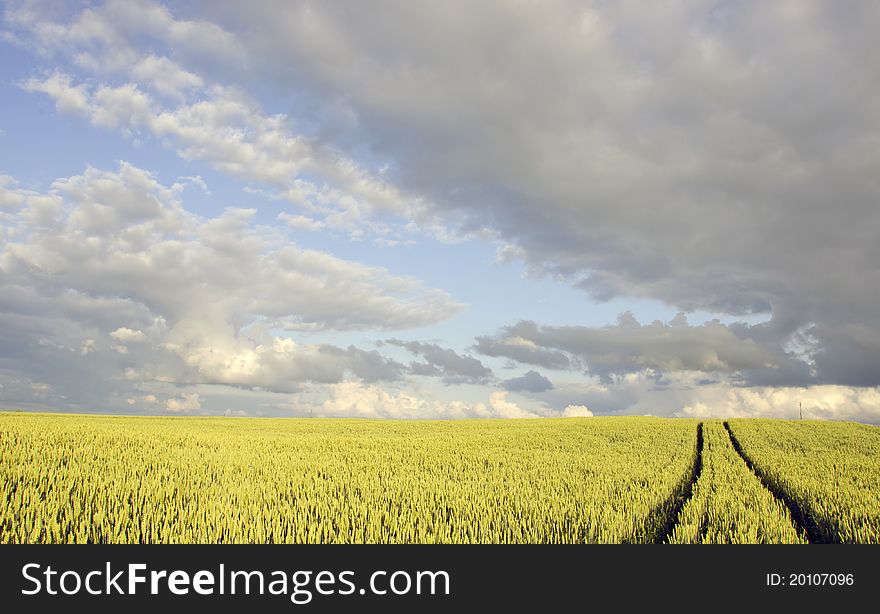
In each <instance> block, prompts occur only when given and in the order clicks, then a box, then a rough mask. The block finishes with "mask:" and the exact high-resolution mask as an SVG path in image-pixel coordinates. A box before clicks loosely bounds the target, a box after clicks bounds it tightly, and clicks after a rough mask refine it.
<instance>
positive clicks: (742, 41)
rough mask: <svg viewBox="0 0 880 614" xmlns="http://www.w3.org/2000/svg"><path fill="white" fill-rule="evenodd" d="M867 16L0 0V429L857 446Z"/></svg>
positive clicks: (859, 8) (738, 9)
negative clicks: (638, 419) (702, 438)
mask: <svg viewBox="0 0 880 614" xmlns="http://www.w3.org/2000/svg"><path fill="white" fill-rule="evenodd" d="M878 30H880V5H878V4H877V3H876V2H872V1H867V0H866V1H865V2H851V3H846V5H845V6H843V4H841V3H835V2H810V1H808V0H792V1H784V0H779V1H774V2H739V1H733V0H717V1H684V0H683V1H680V2H675V1H670V2H626V1H624V2H614V3H611V2H605V1H599V0H596V1H595V2H588V1H578V2H565V1H559V2H507V1H505V2H490V1H487V2H479V3H474V2H458V1H450V2H439V3H438V2H411V1H402V0H401V1H377V2H369V3H364V2H359V1H347V0H346V1H343V0H334V1H331V2H309V1H297V0H290V1H284V2H280V1H279V2H269V1H259V0H252V1H249V2H247V3H244V2H241V3H217V2H197V1H194V2H181V3H168V4H161V3H159V2H152V1H148V0H137V1H129V0H126V1H124V2H123V1H109V2H106V3H102V2H94V3H88V4H81V5H78V4H75V3H67V2H17V1H11V2H6V3H4V5H3V16H2V23H0V75H2V79H0V103H2V108H3V113H2V115H0V408H4V409H32V410H47V409H51V410H62V411H79V412H83V411H95V412H111V413H132V414H176V415H179V414H229V415H272V416H308V415H313V416H362V417H382V418H438V417H439V418H464V417H525V416H560V415H591V414H592V415H603V414H654V415H675V416H741V415H742V416H779V417H796V416H797V414H798V406H799V404H802V405H803V410H804V414H805V417H810V418H829V419H854V420H860V421H864V422H872V423H880V241H878V239H877V236H878V234H880V53H878V52H877V46H876V43H875V40H874V37H875V34H876V32H877V31H878Z"/></svg>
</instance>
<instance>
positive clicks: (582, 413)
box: [562, 405, 593, 418]
mask: <svg viewBox="0 0 880 614" xmlns="http://www.w3.org/2000/svg"><path fill="white" fill-rule="evenodd" d="M592 416H593V412H591V411H590V410H589V409H588V408H587V406H586V405H568V406H566V408H565V409H564V410H562V417H563V418H591V417H592Z"/></svg>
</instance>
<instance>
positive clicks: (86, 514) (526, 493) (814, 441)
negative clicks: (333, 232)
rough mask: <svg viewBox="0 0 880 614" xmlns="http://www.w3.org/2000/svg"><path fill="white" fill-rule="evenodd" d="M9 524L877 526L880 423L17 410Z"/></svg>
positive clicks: (32, 537) (508, 534)
mask: <svg viewBox="0 0 880 614" xmlns="http://www.w3.org/2000/svg"><path fill="white" fill-rule="evenodd" d="M0 498H2V499H0V500H2V509H0V542H2V543H681V544H693V543H725V544H726V543H829V542H830V543H833V542H850V543H851V542H855V543H880V429H878V428H876V427H872V426H866V425H862V424H854V423H843V422H815V421H781V420H765V419H742V420H730V421H721V420H702V421H699V420H690V419H662V418H642V417H639V418H635V417H633V418H628V417H627V418H622V417H613V418H612V417H608V418H603V417H594V418H566V419H533V420H462V421H371V420H330V419H315V420H310V419H263V418H254V419H247V418H181V417H173V418H167V417H106V416H80V415H76V416H75V415H57V414H33V413H0Z"/></svg>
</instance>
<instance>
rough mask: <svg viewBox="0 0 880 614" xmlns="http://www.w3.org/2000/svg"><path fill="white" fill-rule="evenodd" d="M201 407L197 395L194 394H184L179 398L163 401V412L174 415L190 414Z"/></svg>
mask: <svg viewBox="0 0 880 614" xmlns="http://www.w3.org/2000/svg"><path fill="white" fill-rule="evenodd" d="M201 407H202V404H201V402H200V401H199V395H198V393H195V392H186V393H184V394H182V395H180V396H179V397H175V398H171V399H168V400H167V401H165V410H166V411H169V412H171V413H175V414H191V413H194V412H196V411H198V410H199V409H201Z"/></svg>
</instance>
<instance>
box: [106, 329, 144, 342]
mask: <svg viewBox="0 0 880 614" xmlns="http://www.w3.org/2000/svg"><path fill="white" fill-rule="evenodd" d="M110 336H111V337H113V338H114V339H117V340H119V341H123V342H126V343H132V342H134V343H139V342H143V341H146V340H147V336H146V335H145V334H144V332H143V331H142V330H132V329H130V328H126V327H125V326H121V327H119V328H117V329H116V330H114V331H113V332H111V333H110Z"/></svg>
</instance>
